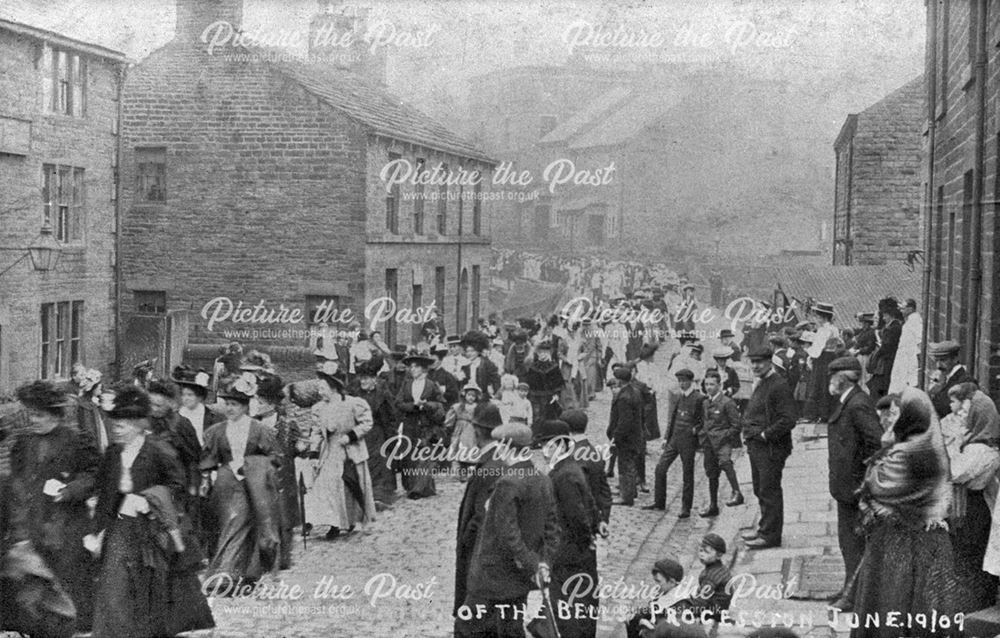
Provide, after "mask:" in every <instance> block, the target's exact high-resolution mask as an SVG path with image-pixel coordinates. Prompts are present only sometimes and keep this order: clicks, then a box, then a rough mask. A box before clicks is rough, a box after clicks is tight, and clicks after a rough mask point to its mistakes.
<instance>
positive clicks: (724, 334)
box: [719, 328, 736, 339]
mask: <svg viewBox="0 0 1000 638" xmlns="http://www.w3.org/2000/svg"><path fill="white" fill-rule="evenodd" d="M735 336H736V335H734V334H733V331H732V330H730V329H729V328H723V329H722V331H721V332H720V333H719V338H720V339H724V338H726V337H735Z"/></svg>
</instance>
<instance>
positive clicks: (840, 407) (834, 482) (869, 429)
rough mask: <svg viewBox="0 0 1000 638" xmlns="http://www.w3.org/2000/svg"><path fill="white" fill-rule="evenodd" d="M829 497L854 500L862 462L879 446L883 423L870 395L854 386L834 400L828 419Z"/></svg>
mask: <svg viewBox="0 0 1000 638" xmlns="http://www.w3.org/2000/svg"><path fill="white" fill-rule="evenodd" d="M828 422H829V424H830V425H829V452H830V454H829V463H830V473H829V477H830V496H832V497H833V498H835V499H837V500H838V501H840V502H841V503H856V502H857V500H858V499H857V497H856V496H855V494H854V493H855V492H856V491H857V489H858V488H859V487H861V483H862V481H864V478H865V469H866V465H865V461H866V460H867V459H868V458H869V457H871V456H872V455H873V454H875V453H876V452H878V451H879V448H880V447H881V438H882V426H881V424H880V423H879V419H878V414H877V413H876V412H875V406H873V405H872V401H871V398H869V396H868V395H867V394H865V393H864V392H863V391H862V390H861V388H858V387H854V388H852V389H851V390H850V392H848V394H847V399H846V400H844V401H840V400H839V399H838V400H837V401H836V404H835V405H834V406H833V410H832V412H831V413H830V419H829V421H828Z"/></svg>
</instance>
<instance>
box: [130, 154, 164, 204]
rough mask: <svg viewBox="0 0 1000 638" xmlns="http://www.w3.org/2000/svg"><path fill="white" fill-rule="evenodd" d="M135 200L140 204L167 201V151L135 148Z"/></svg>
mask: <svg viewBox="0 0 1000 638" xmlns="http://www.w3.org/2000/svg"><path fill="white" fill-rule="evenodd" d="M135 162H136V167H135V168H136V170H135V176H136V184H135V190H136V199H138V200H139V201H140V202H165V201H167V149H165V148H162V147H160V148H137V149H135Z"/></svg>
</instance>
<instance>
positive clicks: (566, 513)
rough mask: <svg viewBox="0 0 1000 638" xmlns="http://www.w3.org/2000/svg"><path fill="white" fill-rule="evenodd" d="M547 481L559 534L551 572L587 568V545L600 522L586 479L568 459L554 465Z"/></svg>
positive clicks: (588, 552)
mask: <svg viewBox="0 0 1000 638" xmlns="http://www.w3.org/2000/svg"><path fill="white" fill-rule="evenodd" d="M549 479H550V480H551V481H552V493H553V495H554V496H555V499H556V511H557V512H558V513H559V529H560V530H561V531H562V533H561V534H560V537H559V546H558V549H557V550H556V552H555V557H554V559H553V568H556V567H559V568H564V567H567V566H577V565H587V564H588V563H589V562H591V561H590V560H589V559H590V556H591V553H592V550H591V549H590V544H591V541H592V540H593V537H594V534H596V533H597V524H598V523H599V522H600V514H599V513H598V511H597V504H596V503H595V502H594V496H593V495H592V494H591V492H590V486H589V485H588V484H587V478H586V476H584V474H583V469H582V468H581V467H580V464H579V463H578V462H577V461H576V459H574V458H573V457H572V456H568V457H566V458H564V459H562V460H560V461H559V462H558V463H556V464H555V466H554V467H553V468H552V471H551V472H549Z"/></svg>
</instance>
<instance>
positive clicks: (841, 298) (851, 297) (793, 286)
mask: <svg viewBox="0 0 1000 638" xmlns="http://www.w3.org/2000/svg"><path fill="white" fill-rule="evenodd" d="M922 279H923V278H922V271H921V269H920V268H914V269H913V270H912V271H911V270H910V269H909V268H908V267H907V266H906V265H905V264H899V265H895V264H891V265H886V266H783V267H781V266H779V267H775V268H774V282H775V284H776V285H780V287H781V290H782V291H783V292H784V293H785V295H787V296H788V298H789V299H796V300H798V304H797V305H798V306H800V307H801V306H802V305H803V304H804V303H806V302H807V301H808V300H810V299H811V300H813V301H823V302H827V303H832V304H833V309H834V323H835V324H837V325H841V326H847V325H853V324H854V316H855V315H856V314H857V313H859V312H875V309H876V307H877V306H878V301H879V299H882V298H883V297H888V296H893V297H895V298H896V299H898V300H900V301H902V300H904V299H907V298H913V299H916V300H917V304H918V307H919V304H920V299H921V296H922V289H923V281H922Z"/></svg>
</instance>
